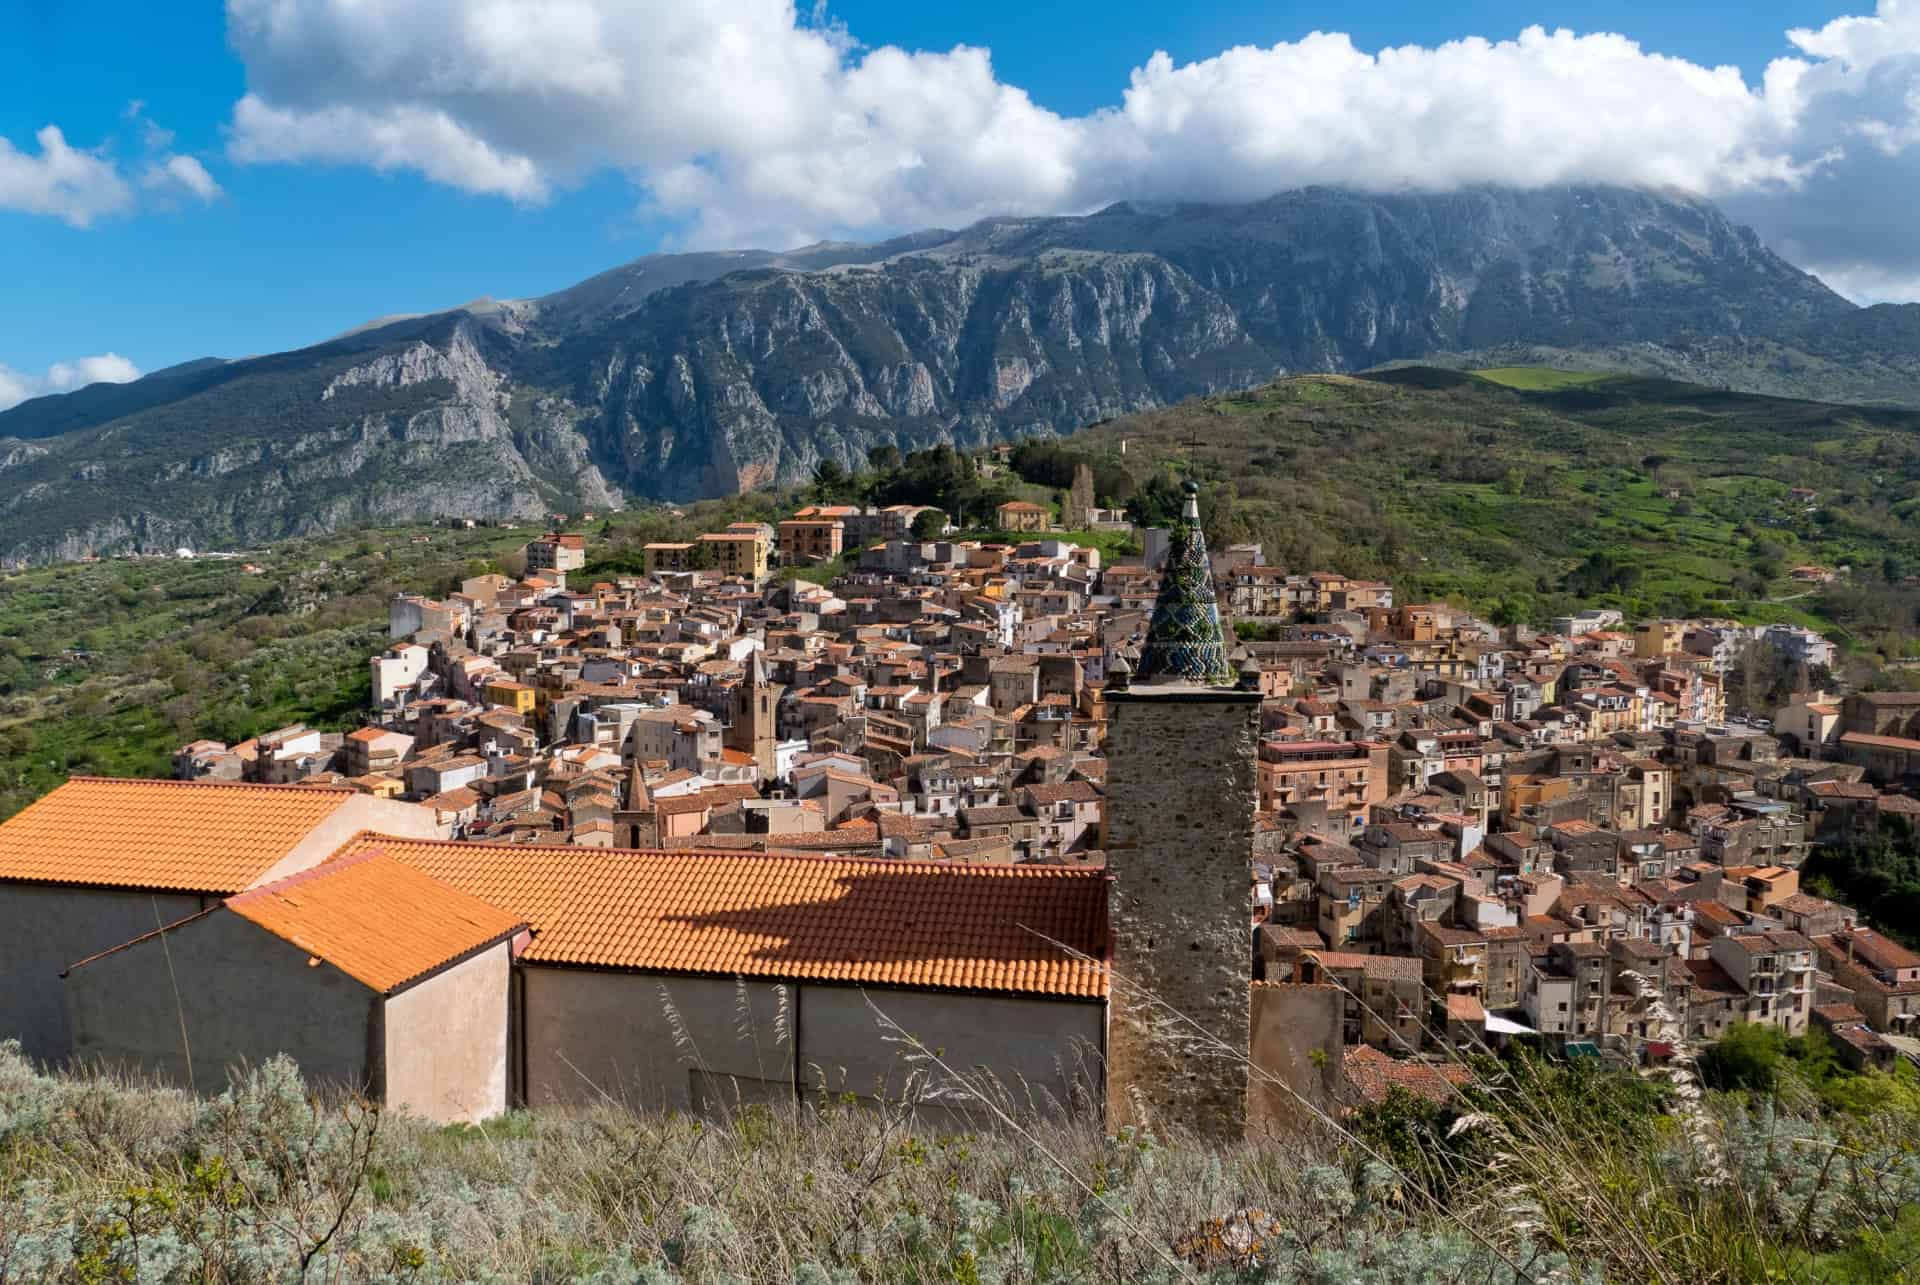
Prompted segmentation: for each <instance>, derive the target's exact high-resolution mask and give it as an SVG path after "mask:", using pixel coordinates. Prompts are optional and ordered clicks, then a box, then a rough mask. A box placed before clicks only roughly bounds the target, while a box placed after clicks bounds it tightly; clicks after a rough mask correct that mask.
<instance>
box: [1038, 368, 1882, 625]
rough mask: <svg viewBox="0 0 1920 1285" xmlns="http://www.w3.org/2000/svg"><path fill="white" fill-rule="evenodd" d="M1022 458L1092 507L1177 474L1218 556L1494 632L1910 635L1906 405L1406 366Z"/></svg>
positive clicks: (1260, 396)
mask: <svg viewBox="0 0 1920 1285" xmlns="http://www.w3.org/2000/svg"><path fill="white" fill-rule="evenodd" d="M1123 451H1124V454H1123ZM1042 453H1052V454H1055V455H1059V456H1062V457H1071V456H1080V455H1084V456H1088V457H1091V458H1092V459H1093V460H1094V461H1095V462H1096V464H1097V466H1098V468H1099V472H1100V477H1101V482H1102V488H1103V490H1104V491H1107V492H1128V493H1129V494H1132V493H1134V492H1136V491H1137V490H1138V489H1139V488H1143V487H1148V486H1149V485H1151V484H1152V479H1153V478H1154V477H1155V476H1156V475H1158V474H1162V473H1164V472H1166V471H1167V470H1168V469H1173V470H1179V471H1191V472H1192V473H1193V474H1194V476H1196V477H1197V478H1199V479H1200V480H1201V482H1202V483H1203V486H1204V495H1203V506H1202V508H1203V515H1204V516H1205V518H1206V520H1207V523H1208V526H1209V534H1210V536H1211V537H1212V538H1213V539H1214V540H1215V541H1217V542H1224V541H1240V540H1257V541H1259V542H1261V544H1262V545H1263V546H1264V547H1265V551H1266V554H1267V559H1268V561H1269V562H1273V563H1277V564H1279V565H1282V566H1285V567H1287V568H1289V569H1293V570H1308V569H1314V568H1320V567H1325V568H1330V569H1334V570H1338V571H1342V572H1345V573H1347V574H1353V575H1371V576H1377V577H1379V578H1382V579H1391V580H1392V581H1393V582H1394V583H1395V585H1396V586H1398V587H1399V588H1400V590H1401V596H1402V598H1403V599H1405V600H1409V601H1410V600H1413V599H1414V598H1418V597H1449V598H1454V599H1457V600H1460V601H1462V602H1466V603H1471V604H1474V605H1477V606H1479V607H1482V608H1485V609H1487V610H1489V611H1490V612H1492V613H1494V615H1495V616H1496V618H1498V619H1501V620H1525V621H1531V622H1536V623H1544V622H1545V621H1546V619H1547V618H1548V617H1550V616H1551V615H1552V614H1554V613H1556V612H1559V611H1564V610H1567V609H1570V608H1573V607H1575V606H1586V605H1596V604H1598V605H1611V606H1617V607H1620V608H1623V609H1624V610H1626V611H1628V612H1630V613H1632V614H1634V615H1638V616H1649V615H1697V614H1701V613H1710V614H1724V615H1733V616H1738V617H1740V618H1743V619H1748V620H1753V621H1773V620H1784V621H1793V622H1797V623H1803V624H1809V625H1813V626H1816V627H1820V628H1824V629H1830V630H1836V631H1841V632H1842V634H1843V636H1844V637H1846V638H1848V639H1849V640H1850V641H1852V642H1854V643H1856V644H1861V645H1865V644H1866V643H1867V642H1869V641H1871V642H1873V643H1874V644H1875V645H1879V646H1882V647H1886V648H1889V649H1891V650H1892V651H1894V652H1900V651H1903V650H1904V648H1905V645H1906V644H1905V638H1904V635H1905V633H1906V632H1907V631H1908V630H1910V627H1911V625H1912V623H1913V613H1912V607H1913V605H1914V602H1912V601H1909V600H1910V599H1913V598H1914V595H1913V593H1912V591H1911V590H1909V589H1907V588H1905V587H1904V586H1902V585H1900V584H1899V581H1900V580H1902V579H1903V578H1904V577H1906V576H1907V575H1910V574H1913V573H1915V572H1920V525H1916V522H1915V517H1916V514H1920V413H1915V412H1910V411H1898V410H1884V409H1879V408H1869V407H1860V406H1838V405H1830V404H1825V403H1820V402H1808V401H1794V400H1787V399H1780V398H1769V397H1760V396H1754V395H1749V394H1742V393H1731V392H1725V391H1721V390H1718V389H1711V388H1703V387H1700V386H1697V385H1692V384H1682V383H1676V382H1672V381H1667V380H1658V379H1644V378H1639V377H1634V376H1624V375H1583V374H1576V373H1569V372H1563V371H1548V370H1533V369H1525V368H1506V369H1492V370H1485V371H1480V372H1476V373H1472V374H1469V373H1463V372H1458V371H1451V370H1442V369H1436V368H1431V367H1407V368H1402V369H1397V370H1391V371H1383V372H1378V373H1375V374H1371V375H1365V376H1358V377H1352V376H1335V375H1307V376H1300V377H1297V378H1291V379H1283V380H1279V381H1277V382H1274V383H1272V384H1269V385H1267V386H1265V387H1263V388H1260V389H1257V390H1254V391H1251V392H1248V393H1244V394H1236V395H1228V396H1219V397H1209V398H1203V399H1199V400H1195V401H1190V402H1186V403H1183V404H1181V405H1179V406H1175V407H1170V408H1167V409H1165V410H1159V411H1152V412H1148V413H1144V414H1140V415H1132V416H1127V417H1125V418H1122V419H1117V420H1113V421H1109V422H1107V423H1104V424H1101V425H1098V426H1095V427H1093V428H1091V429H1088V430H1086V431H1085V432H1082V433H1080V434H1077V435H1075V436H1073V437H1072V438H1069V439H1067V440H1066V441H1065V442H1063V443H1062V444H1061V445H1060V447H1058V448H1048V451H1046V452H1042ZM1048 463H1049V468H1050V469H1051V471H1053V472H1054V474H1055V475H1057V474H1058V472H1059V471H1061V470H1062V469H1070V467H1071V465H1070V462H1067V461H1066V459H1064V458H1061V459H1052V460H1050V461H1049V462H1048ZM1795 488H1804V489H1805V490H1810V491H1812V492H1813V493H1814V495H1813V498H1812V499H1811V500H1809V499H1807V498H1806V497H1805V496H1800V497H1797V498H1796V497H1794V496H1792V495H1790V494H1789V492H1790V491H1792V490H1794V489H1795ZM1109 498H1122V499H1124V498H1126V497H1124V496H1117V495H1115V496H1110V497H1109ZM1129 502H1131V503H1134V504H1135V505H1136V507H1138V505H1139V501H1138V500H1137V499H1134V500H1130V501H1129ZM1805 564H1815V565H1819V566H1823V567H1828V568H1839V567H1847V568H1851V571H1850V573H1849V574H1848V575H1847V576H1845V577H1843V579H1842V581H1841V582H1840V583H1837V584H1836V585H1834V586H1830V587H1826V588H1821V587H1820V586H1816V585H1810V584H1807V583H1803V582H1801V581H1797V580H1795V579H1793V578H1792V576H1791V574H1790V573H1791V571H1792V569H1793V568H1795V567H1797V566H1801V565H1805Z"/></svg>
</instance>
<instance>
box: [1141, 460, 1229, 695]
mask: <svg viewBox="0 0 1920 1285" xmlns="http://www.w3.org/2000/svg"><path fill="white" fill-rule="evenodd" d="M1186 490H1187V503H1186V507H1185V510H1184V512H1183V513H1182V515H1181V522H1180V525H1179V526H1178V527H1176V528H1174V530H1173V532H1172V537H1171V539H1170V540H1169V541H1168V548H1167V565H1166V566H1165V567H1164V568H1162V570H1161V573H1160V597H1159V598H1158V599H1156V600H1155V602H1154V604H1153V623H1152V624H1150V625H1148V626H1147V643H1146V646H1145V647H1143V648H1142V649H1141V651H1140V664H1139V666H1138V667H1137V668H1136V670H1135V673H1134V681H1135V682H1141V683H1209V684H1216V685H1220V686H1230V685H1231V684H1232V683H1233V681H1234V677H1233V666H1231V665H1229V664H1228V663H1227V644H1226V640H1225V638H1223V637H1222V636H1221V633H1220V604H1219V603H1218V602H1217V601H1215V599H1214V596H1213V571H1212V569H1211V568H1210V567H1209V566H1208V565H1207V539H1206V537H1205V536H1204V535H1202V534H1201V533H1200V488H1199V486H1198V485H1197V484H1195V483H1193V482H1188V483H1187V487H1186Z"/></svg>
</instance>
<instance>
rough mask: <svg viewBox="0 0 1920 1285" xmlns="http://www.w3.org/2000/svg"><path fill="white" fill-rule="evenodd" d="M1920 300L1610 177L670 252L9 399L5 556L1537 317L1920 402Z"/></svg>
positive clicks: (758, 448) (976, 436) (580, 494)
mask: <svg viewBox="0 0 1920 1285" xmlns="http://www.w3.org/2000/svg"><path fill="white" fill-rule="evenodd" d="M1916 315H1920V314H1916ZM1916 330H1920V323H1916V322H1915V321H1914V319H1913V318H1909V317H1907V316H1905V315H1904V314H1899V310H1892V313H1890V314H1883V313H1882V310H1861V309H1856V308H1855V307H1854V306H1853V305H1851V304H1849V303H1848V302H1846V301H1845V300H1843V299H1841V298H1840V297H1839V296H1837V295H1835V294H1833V293H1832V292H1831V291H1829V290H1828V289H1826V287H1824V286H1823V285H1821V284H1820V283H1819V282H1818V281H1817V280H1815V279H1814V278H1812V277H1809V276H1807V275H1806V274H1804V273H1802V272H1800V271H1798V270H1797V269H1795V268H1794V267H1793V266H1792V265H1790V264H1788V263H1786V262H1785V261H1783V260H1781V259H1780V258H1778V257H1777V256H1775V255H1773V254H1772V253H1771V252H1769V251H1768V250H1766V248H1765V247H1764V246H1762V245H1761V244H1760V243H1759V242H1758V240H1757V239H1756V238H1755V237H1754V236H1753V234H1752V233H1751V232H1749V231H1747V230H1745V229H1742V228H1738V227H1736V226H1734V225H1733V224H1731V223H1730V222H1728V221H1727V220H1726V219H1725V218H1724V217H1723V216H1722V215H1721V214H1720V213H1719V212H1718V211H1717V210H1716V209H1715V208H1714V207H1713V206H1711V205H1709V204H1707V203H1705V202H1701V201H1697V200H1693V199H1691V198H1686V197H1681V196H1676V195H1671V194H1662V193H1653V192H1642V191H1629V190H1624V189H1617V188H1598V187H1593V188H1567V189H1558V190H1553V191H1538V192H1515V191H1509V190H1500V189H1479V190H1473V191H1467V192H1460V193H1454V194H1447V195H1400V196H1365V195H1359V194H1355V193H1350V192H1343V191H1335V190H1327V189H1310V190H1306V191H1301V192H1293V193H1287V194H1283V195H1280V196H1276V197H1274V198H1272V199H1270V200H1266V201H1261V202H1257V203H1254V204H1250V205H1242V206H1178V207H1145V206H1138V205H1119V206H1115V207H1112V208H1110V209H1108V210H1105V211H1102V212H1100V213H1098V214H1095V215H1090V216H1087V217H1082V218H1042V219H995V220H988V221H986V222H984V223H981V224H978V225H976V226H974V227H971V228H968V229H965V230H964V231H960V232H945V231H932V232H925V233H920V234H916V235H913V236H909V237H903V238H900V239H898V240H895V241H891V242H885V243H882V244H878V245H871V246H861V245H848V244H822V245H817V246H809V247H805V248H803V249H800V250H795V251H790V252H785V253H779V254H775V253H770V252H763V251H742V252H732V253H711V254H691V255H664V256H651V257H649V258H646V259H642V260H639V261H638V262H636V263H633V264H629V265H626V266H625V267H622V268H616V269H614V270H612V271H610V272H607V273H603V274H601V275H599V276H597V277H594V278H591V279H590V280H588V281H585V282H582V283H580V284H579V285H577V286H574V287H572V288H570V289H567V290H563V291H560V292H558V293H556V294H554V295H549V296H547V297H545V298H543V299H538V300H529V301H519V302H510V303H503V304H488V305H486V306H484V307H479V306H475V307H469V308H467V309H462V310H456V311H455V312H451V313H443V314H438V315H436V316H430V317H423V318H408V319H402V320H396V321H394V322H393V323H392V324H387V325H377V324H376V325H375V326H373V327H372V328H367V329H362V330H359V331H356V332H350V333H349V334H348V335H345V336H341V337H339V338H337V339H335V340H332V341H329V342H328V343H325V344H321V345H318V346H316V347H313V348H308V349H303V350H300V351H298V352H294V353H284V354H278V355H275V356H271V357H263V358H255V359H250V360H246V361H236V362H224V363H197V364H195V365H194V366H193V367H192V368H191V369H188V370H186V371H184V372H175V373H170V374H168V375H167V377H165V378H163V377H162V376H160V375H156V376H150V377H149V378H147V379H143V380H140V381H138V382H136V383H133V384H129V385H121V386H117V387H116V388H115V389H113V390H111V391H105V390H100V389H87V390H82V392H80V393H76V394H70V395H68V397H66V398H43V399H40V400H38V401H35V402H29V403H26V404H24V405H22V406H20V407H17V408H15V409H14V410H12V411H9V412H7V413H5V414H0V556H5V557H12V558H29V559H45V558H50V557H69V556H74V555H76V554H79V553H83V552H86V551H89V550H94V551H110V550H113V549H117V548H124V547H128V546H130V545H146V546H149V547H171V546H172V545H173V544H176V543H186V544H192V545H195V546H198V545H202V544H208V543H215V544H218V543H226V542H230V541H250V540H260V539H267V538H273V537H278V536H282V535H287V534H297V533H302V532H309V531H316V530H325V529H331V528H335V527H338V526H341V525H343V524H351V523H355V522H365V521H377V520H393V519H397V518H401V517H430V516H436V515H444V514H451V513H465V514H472V515H474V516H487V515H496V516H497V515H504V514H530V513H534V512H538V511H539V510H540V509H541V508H543V507H545V506H548V505H554V506H559V507H563V508H572V507H575V506H581V505H584V506H588V507H594V508H601V507H613V506H616V505H618V504H619V503H621V502H622V501H623V500H624V499H627V498H633V497H640V498H653V499H687V498H692V497H696V496H700V495H712V494H722V493H727V492H732V491H738V490H742V489H747V488H751V487H755V486H760V485H764V484H767V483H770V482H791V481H795V480H798V479H801V478H804V477H806V476H809V475H810V474H811V472H812V471H813V469H814V467H815V466H816V465H817V463H818V462H819V461H820V460H821V459H824V458H834V459H838V460H840V461H841V462H842V463H849V464H850V463H855V462H857V461H858V459H859V458H860V457H861V456H862V455H863V454H864V453H865V452H866V451H868V450H870V449H872V448H873V447H875V446H877V445H880V444H882V443H892V444H896V445H899V446H901V447H903V448H912V447H915V446H922V445H926V444H930V443H933V442H942V441H944V442H951V443H954V444H957V445H972V444H977V443H981V442H986V441H989V440H994V439H998V438H1005V437H1009V436H1019V435H1030V434H1035V433H1041V434H1045V433H1058V432H1066V431H1071V430H1073V429H1075V428H1078V427H1080V426H1081V425H1084V424H1087V423H1090V422H1094V421H1098V420H1101V419H1105V418H1110V417H1112V416H1115V415H1119V414H1123V413H1126V412H1129V411H1136V410H1141V409H1145V408H1150V407H1153V406H1159V405H1165V404H1168V403H1171V402H1174V401H1177V400H1179V399H1181V398H1183V397H1189V396H1194V395H1203V394H1209V393H1217V392H1222V391H1226V390H1231V389H1236V388H1243V387H1247V386H1250V385H1253V384H1256V383H1259V382H1261V381H1263V380H1266V379H1268V378H1271V377H1273V376H1274V375H1276V374H1285V373H1289V372H1297V371H1352V370H1359V369H1365V368H1368V367H1371V366H1374V365H1378V364H1380V363H1384V362H1391V361H1395V360H1406V359H1414V358H1421V357H1424V356H1426V355H1428V354H1433V353H1464V352H1469V351H1474V350H1486V349H1493V348H1498V347H1501V346H1510V345H1537V346H1544V347H1545V348H1546V349H1550V350H1552V351H1553V352H1555V353H1560V354H1566V356H1565V357H1564V358H1563V359H1565V360H1569V361H1579V360H1581V359H1583V357H1584V355H1585V354H1587V353H1589V352H1590V351H1593V350H1604V351H1607V352H1629V353H1632V352H1639V353H1642V354H1643V356H1644V360H1642V361H1641V362H1640V363H1639V365H1638V366H1637V367H1635V368H1640V369H1652V370H1661V369H1667V368H1674V369H1677V370H1685V371H1687V372H1688V373H1691V374H1692V375H1693V377H1695V378H1702V379H1706V380H1709V381H1714V380H1717V379H1719V378H1720V374H1721V372H1725V374H1726V378H1727V380H1728V381H1732V382H1741V383H1743V384H1751V385H1753V386H1765V387H1767V388H1768V389H1769V390H1770V391H1784V392H1817V391H1821V389H1822V387H1823V386H1824V384H1825V383H1828V382H1832V383H1836V384H1838V383H1841V382H1843V380H1842V377H1843V376H1847V375H1848V373H1849V372H1851V371H1855V370H1860V371H1865V372H1868V373H1866V374H1864V375H1862V376H1860V377H1858V378H1856V379H1854V380H1853V387H1850V388H1849V389H1847V390H1845V391H1847V392H1850V393H1852V392H1856V391H1857V392H1858V395H1861V396H1863V397H1865V398H1868V399H1874V400H1889V401H1907V402H1914V403H1920V356H1916V344H1915V343H1914V332H1915V331H1916ZM1690 354H1699V355H1698V356H1690ZM1688 361H1691V362H1692V363H1693V366H1697V367H1700V369H1693V367H1689V366H1685V365H1684V364H1682V365H1678V366H1676V365H1675V364H1676V363H1685V362H1688ZM1662 363H1666V364H1665V365H1663V364H1662ZM1628 364H1629V365H1630V366H1633V365H1634V363H1633V362H1628Z"/></svg>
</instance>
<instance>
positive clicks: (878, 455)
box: [867, 442, 902, 477]
mask: <svg viewBox="0 0 1920 1285" xmlns="http://www.w3.org/2000/svg"><path fill="white" fill-rule="evenodd" d="M901 458H902V457H901V455H900V448H899V447H898V446H895V445H894V444H893V443H891V442H888V443H885V444H883V445H880V446H876V447H874V448H873V449H872V450H870V451H868V452H867V467H868V468H869V469H871V470H872V471H874V472H875V473H878V474H880V475H882V476H883V477H884V476H885V475H887V474H889V473H898V472H899V471H900V463H901Z"/></svg>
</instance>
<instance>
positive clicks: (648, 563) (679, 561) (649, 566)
mask: <svg viewBox="0 0 1920 1285" xmlns="http://www.w3.org/2000/svg"><path fill="white" fill-rule="evenodd" d="M640 558H641V564H640V565H641V568H642V569H643V570H644V571H645V572H646V573H647V574H648V575H650V576H656V575H659V574H660V573H661V572H662V571H687V570H690V569H691V568H692V565H693V545H691V544H689V543H687V542H686V541H674V540H656V541H654V542H653V543H651V544H645V545H642V546H641V547H640Z"/></svg>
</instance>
